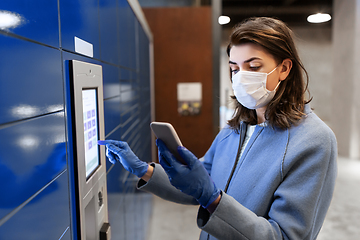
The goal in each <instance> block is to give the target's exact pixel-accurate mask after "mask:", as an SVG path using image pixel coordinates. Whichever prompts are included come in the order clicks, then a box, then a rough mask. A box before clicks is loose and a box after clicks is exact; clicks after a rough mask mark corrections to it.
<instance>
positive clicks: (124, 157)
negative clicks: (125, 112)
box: [98, 140, 149, 178]
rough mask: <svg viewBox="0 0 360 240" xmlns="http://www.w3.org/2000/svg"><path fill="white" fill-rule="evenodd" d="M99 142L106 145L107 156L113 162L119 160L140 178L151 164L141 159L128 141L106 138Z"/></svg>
mask: <svg viewBox="0 0 360 240" xmlns="http://www.w3.org/2000/svg"><path fill="white" fill-rule="evenodd" d="M98 144H99V145H105V146H106V156H107V157H108V159H109V161H110V162H111V163H112V164H115V162H116V161H119V162H120V163H121V164H122V165H123V167H124V168H125V169H126V170H127V171H129V172H131V173H132V174H135V175H136V176H138V177H139V178H141V177H143V176H144V175H145V173H146V172H147V170H148V167H149V165H148V164H147V163H146V162H143V161H141V160H140V159H139V158H138V157H137V156H136V155H135V154H134V153H133V151H132V150H131V148H130V147H129V145H128V144H127V143H126V142H122V141H115V140H104V141H98Z"/></svg>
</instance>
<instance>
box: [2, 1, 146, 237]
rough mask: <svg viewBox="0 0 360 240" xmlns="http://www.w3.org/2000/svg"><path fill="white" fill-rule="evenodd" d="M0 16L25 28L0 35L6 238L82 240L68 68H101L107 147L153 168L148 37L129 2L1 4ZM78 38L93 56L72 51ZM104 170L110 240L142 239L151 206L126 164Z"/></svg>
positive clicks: (19, 27)
mask: <svg viewBox="0 0 360 240" xmlns="http://www.w3.org/2000/svg"><path fill="white" fill-rule="evenodd" d="M131 2H134V1H130V3H131ZM133 5H134V4H132V6H133ZM0 11H2V13H4V11H6V13H8V12H11V13H14V14H16V15H17V16H20V17H21V19H22V21H21V24H19V25H18V26H17V27H13V28H1V29H0V56H1V58H0V79H1V80H0V136H1V137H0V181H1V184H0V189H1V192H2V194H1V196H0V239H7V240H12V239H14V240H18V239H37V240H41V239H46V240H47V239H76V238H74V237H73V233H74V229H72V223H73V221H74V220H75V219H74V218H75V211H74V209H71V208H72V202H71V199H70V191H69V187H71V185H70V186H69V184H71V183H70V182H69V176H68V174H69V171H68V168H69V165H68V164H69V162H67V157H66V154H67V147H66V144H67V136H68V134H69V131H71V129H68V128H67V126H66V115H67V114H66V113H67V109H66V108H65V99H66V91H65V90H64V84H65V79H66V75H67V74H68V73H67V72H66V71H65V67H64V64H65V61H66V60H71V59H76V60H81V61H85V62H90V63H95V64H99V65H101V66H102V67H103V79H104V111H105V135H106V138H107V139H122V140H125V141H128V142H129V144H130V146H131V147H132V149H133V151H134V152H135V153H136V154H137V155H138V156H139V158H140V159H143V160H145V161H146V160H147V161H149V160H151V138H150V129H149V123H150V121H151V111H150V109H151V104H150V103H151V101H150V88H151V85H150V78H151V69H150V62H149V61H150V49H149V48H150V46H151V45H150V40H151V39H150V37H151V36H149V33H148V31H147V29H146V28H144V23H143V22H142V21H140V20H139V18H138V15H135V13H134V11H133V10H132V8H131V7H130V5H129V2H127V1H126V0H90V1H89V0H79V1H72V0H34V1H27V0H17V1H11V0H3V1H1V3H0ZM74 36H77V37H78V38H81V39H83V40H85V41H87V42H89V43H91V44H93V53H94V55H93V57H86V56H82V55H80V54H78V53H76V52H75V49H74ZM107 168H108V169H107V178H108V192H109V218H110V223H111V224H112V226H113V227H112V239H145V235H146V225H147V220H148V218H149V216H150V210H146V209H150V205H151V197H150V196H149V195H147V194H143V193H138V192H136V191H135V190H134V189H135V187H134V186H135V178H134V176H133V175H131V174H130V175H129V174H128V173H127V172H126V171H125V170H124V169H123V168H122V167H121V165H120V164H115V165H110V164H109V163H108V165H107ZM139 206H140V207H139ZM139 219H141V221H139Z"/></svg>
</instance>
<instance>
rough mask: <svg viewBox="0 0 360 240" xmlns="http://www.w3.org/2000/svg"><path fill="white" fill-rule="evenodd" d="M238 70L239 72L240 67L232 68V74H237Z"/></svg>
mask: <svg viewBox="0 0 360 240" xmlns="http://www.w3.org/2000/svg"><path fill="white" fill-rule="evenodd" d="M237 72H239V69H231V73H232V75H234V74H236V73H237Z"/></svg>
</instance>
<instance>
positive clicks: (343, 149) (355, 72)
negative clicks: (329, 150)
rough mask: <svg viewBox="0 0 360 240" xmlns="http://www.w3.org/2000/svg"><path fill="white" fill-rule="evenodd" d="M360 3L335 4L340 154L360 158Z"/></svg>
mask: <svg viewBox="0 0 360 240" xmlns="http://www.w3.org/2000/svg"><path fill="white" fill-rule="evenodd" d="M359 10H360V1H359V0H349V1H339V0H335V1H334V22H333V55H334V58H333V69H332V74H333V78H334V81H333V83H332V89H333V96H332V101H331V105H332V111H333V118H332V123H331V124H332V126H333V127H334V132H335V134H336V137H337V140H338V148H339V154H340V155H342V156H344V157H350V158H357V159H359V158H360V148H359V144H360V129H359V127H358V126H359V117H360V111H359V109H360V98H359V91H360V80H359V74H360V68H359V64H360V57H359V56H360V55H359V54H360V48H359V43H360V30H359V29H360V11H359Z"/></svg>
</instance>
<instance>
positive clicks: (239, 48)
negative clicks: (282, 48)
mask: <svg viewBox="0 0 360 240" xmlns="http://www.w3.org/2000/svg"><path fill="white" fill-rule="evenodd" d="M271 59H273V57H272V56H271V55H270V54H269V53H268V52H267V51H266V50H265V49H264V48H263V47H261V46H260V45H257V44H254V43H244V44H241V45H235V46H232V47H231V49H230V61H231V62H235V63H243V62H248V61H249V60H271Z"/></svg>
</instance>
